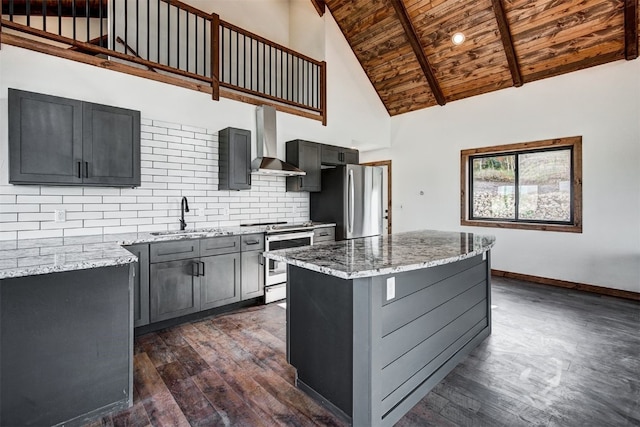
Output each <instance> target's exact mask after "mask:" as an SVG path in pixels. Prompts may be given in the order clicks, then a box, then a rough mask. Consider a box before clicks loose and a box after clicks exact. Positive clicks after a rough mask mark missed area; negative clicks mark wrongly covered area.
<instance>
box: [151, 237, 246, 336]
mask: <svg viewBox="0 0 640 427" xmlns="http://www.w3.org/2000/svg"><path fill="white" fill-rule="evenodd" d="M240 241H241V240H240V237H239V236H220V237H211V238H205V239H186V240H177V241H171V242H159V243H151V244H150V245H149V251H150V260H151V266H150V277H149V280H150V286H149V288H150V316H149V317H150V322H151V323H153V322H159V321H162V320H167V319H172V318H174V317H180V316H184V315H186V314H191V313H196V312H199V311H203V310H208V309H211V308H215V307H220V306H223V305H227V304H231V303H234V302H238V301H240V277H241V268H240V262H241V259H240Z"/></svg>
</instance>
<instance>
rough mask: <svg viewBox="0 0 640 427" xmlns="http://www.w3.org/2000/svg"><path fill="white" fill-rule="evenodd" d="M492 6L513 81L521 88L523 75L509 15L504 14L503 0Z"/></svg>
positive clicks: (492, 2) (498, 0)
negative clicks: (510, 27) (512, 37)
mask: <svg viewBox="0 0 640 427" xmlns="http://www.w3.org/2000/svg"><path fill="white" fill-rule="evenodd" d="M491 4H492V5H493V13H494V14H495V15H496V21H497V22H498V30H499V31H500V38H502V45H503V46H504V53H505V54H506V55H507V63H508V64H509V71H511V80H513V85H514V86H515V87H520V86H522V83H523V81H522V75H521V74H520V66H519V65H518V58H517V57H516V50H515V49H514V47H513V40H512V39H511V31H510V29H509V22H507V15H506V14H505V13H504V7H503V6H502V0H491Z"/></svg>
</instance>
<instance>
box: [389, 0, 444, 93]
mask: <svg viewBox="0 0 640 427" xmlns="http://www.w3.org/2000/svg"><path fill="white" fill-rule="evenodd" d="M390 1H391V4H392V5H393V8H394V9H395V10H396V15H398V19H400V23H401V24H402V28H403V29H404V32H405V34H406V35H407V40H408V41H409V44H410V45H411V48H412V49H413V52H414V53H415V55H416V58H418V62H419V63H420V68H422V72H423V73H424V76H425V77H426V79H427V82H429V87H430V88H431V92H433V96H434V97H435V98H436V101H437V102H438V104H439V105H444V104H446V103H447V100H446V98H445V97H444V94H443V93H442V89H441V88H440V84H438V81H437V80H436V77H435V75H434V74H433V69H432V68H431V65H429V60H428V59H427V56H426V55H425V54H424V49H422V45H421V44H420V40H418V35H417V34H416V30H415V28H414V27H413V24H412V23H411V20H410V19H409V15H408V14H407V9H405V7H404V3H402V0H390Z"/></svg>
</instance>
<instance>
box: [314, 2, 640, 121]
mask: <svg viewBox="0 0 640 427" xmlns="http://www.w3.org/2000/svg"><path fill="white" fill-rule="evenodd" d="M312 1H313V2H314V4H315V5H316V8H317V9H318V11H319V12H323V11H324V4H326V6H327V8H328V9H329V11H330V12H331V14H332V15H333V17H334V18H335V20H336V22H337V23H338V25H339V27H340V29H341V30H342V32H343V34H344V36H345V38H346V39H347V41H348V42H349V44H350V45H351V48H352V49H353V51H354V53H355V55H356V57H357V58H358V60H359V61H360V64H361V65H362V68H363V69H364V71H365V72H366V74H367V76H368V77H369V79H370V80H371V83H372V84H373V86H374V88H375V89H376V91H377V92H378V95H379V96H380V99H381V100H382V102H383V103H384V105H385V107H386V108H387V110H388V111H389V114H390V115H392V116H393V115H397V114H401V113H405V112H408V111H414V110H419V109H422V108H426V107H431V106H434V105H438V104H439V105H444V104H445V103H447V102H451V101H455V100H459V99H462V98H467V97H470V96H474V95H479V94H483V93H487V92H492V91H495V90H499V89H504V88H507V87H511V86H521V85H522V84H526V83H528V82H531V81H534V80H539V79H543V78H546V77H551V76H556V75H560V74H564V73H568V72H572V71H576V70H580V69H583V68H587V67H591V66H594V65H600V64H604V63H607V62H611V61H616V60H621V59H627V60H632V59H635V58H637V56H638V41H639V37H640V36H639V33H640V31H638V30H639V26H640V19H639V18H638V15H639V13H640V12H639V9H640V8H639V7H638V0H473V1H470V0H325V1H322V0H312ZM456 32H462V33H463V34H464V35H465V41H464V42H463V43H462V44H460V45H454V44H453V43H452V36H453V34H454V33H456ZM585 90H588V88H585Z"/></svg>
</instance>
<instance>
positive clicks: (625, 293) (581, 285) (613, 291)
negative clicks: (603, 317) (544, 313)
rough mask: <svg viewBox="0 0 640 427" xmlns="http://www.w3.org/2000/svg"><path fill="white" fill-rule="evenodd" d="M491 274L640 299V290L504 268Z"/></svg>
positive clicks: (611, 295)
mask: <svg viewBox="0 0 640 427" xmlns="http://www.w3.org/2000/svg"><path fill="white" fill-rule="evenodd" d="M491 275H492V276H496V277H505V278H507V279H517V280H525V281H527V282H533V283H539V284H541V285H550V286H557V287H560V288H567V289H576V290H578V291H583V292H591V293H594V294H600V295H607V296H610V297H618V298H625V299H630V300H634V301H640V292H632V291H623V290H620V289H611V288H605V287H602V286H594V285H587V284H585V283H576V282H568V281H566V280H558V279H549V278H547V277H539V276H532V275H529V274H521V273H512V272H510V271H503V270H494V269H492V270H491Z"/></svg>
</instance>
